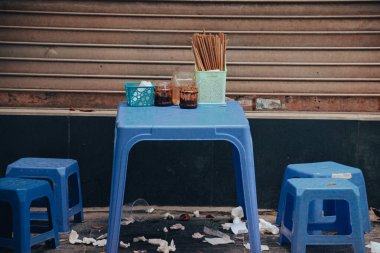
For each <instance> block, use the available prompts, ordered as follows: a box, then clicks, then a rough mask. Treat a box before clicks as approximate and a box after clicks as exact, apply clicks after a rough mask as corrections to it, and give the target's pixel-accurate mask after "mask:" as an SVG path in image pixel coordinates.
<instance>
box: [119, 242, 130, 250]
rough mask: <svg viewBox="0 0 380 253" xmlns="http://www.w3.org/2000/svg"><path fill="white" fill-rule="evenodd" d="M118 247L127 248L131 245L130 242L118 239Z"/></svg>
mask: <svg viewBox="0 0 380 253" xmlns="http://www.w3.org/2000/svg"><path fill="white" fill-rule="evenodd" d="M119 245H120V248H123V249H127V248H129V247H130V246H131V244H130V243H124V242H123V241H120V244H119Z"/></svg>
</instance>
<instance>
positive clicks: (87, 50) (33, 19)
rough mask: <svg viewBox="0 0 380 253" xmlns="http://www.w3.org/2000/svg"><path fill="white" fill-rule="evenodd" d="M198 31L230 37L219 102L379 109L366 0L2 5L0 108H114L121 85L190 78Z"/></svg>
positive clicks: (374, 35)
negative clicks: (181, 73)
mask: <svg viewBox="0 0 380 253" xmlns="http://www.w3.org/2000/svg"><path fill="white" fill-rule="evenodd" d="M203 29H206V31H211V32H219V31H223V32H225V33H227V34H228V37H229V47H228V53H227V60H228V71H229V73H228V83H227V95H228V96H230V97H233V98H235V99H238V100H242V101H243V102H244V103H245V104H246V105H247V106H246V107H245V108H246V110H253V109H254V107H255V106H254V104H255V99H256V98H258V97H263V98H276V99H280V100H281V102H282V103H283V108H282V109H285V110H314V111H380V2H379V1H371V0H369V1H363V0H357V1H351V0H339V1H324V0H319V1H305V0H298V1H295V0H287V1H259V0H257V1H234V0H230V1H228V0H225V1H205V0H193V1H191V0H189V1H159V2H147V1H145V2H144V1H139V2H123V1H120V2H116V1H115V2H111V1H43V0H37V1H9V0H8V1H0V105H1V106H10V107H11V106H26V107H30V106H32V107H64V108H69V107H76V108H77V107H90V108H115V107H116V105H117V104H118V102H119V101H120V100H122V99H124V96H123V83H124V82H125V81H126V80H141V79H153V80H162V79H169V78H170V76H171V74H172V73H173V72H174V71H176V70H192V69H193V56H192V52H191V48H190V37H191V34H192V33H194V32H199V31H201V30H203ZM252 101H253V103H252ZM250 102H251V104H250Z"/></svg>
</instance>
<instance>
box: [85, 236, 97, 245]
mask: <svg viewBox="0 0 380 253" xmlns="http://www.w3.org/2000/svg"><path fill="white" fill-rule="evenodd" d="M82 242H83V243H84V244H93V243H94V242H96V240H95V239H94V238H88V237H83V239H82Z"/></svg>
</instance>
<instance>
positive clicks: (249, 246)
mask: <svg viewBox="0 0 380 253" xmlns="http://www.w3.org/2000/svg"><path fill="white" fill-rule="evenodd" d="M243 245H244V248H246V249H247V250H250V249H251V244H250V243H244V244H243ZM261 251H269V247H268V245H261Z"/></svg>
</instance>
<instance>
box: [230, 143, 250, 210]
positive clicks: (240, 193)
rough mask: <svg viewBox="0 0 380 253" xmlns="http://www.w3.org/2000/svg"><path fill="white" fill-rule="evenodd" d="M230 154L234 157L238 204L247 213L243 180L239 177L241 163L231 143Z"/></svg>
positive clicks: (237, 152) (236, 150)
mask: <svg viewBox="0 0 380 253" xmlns="http://www.w3.org/2000/svg"><path fill="white" fill-rule="evenodd" d="M232 154H233V159H234V171H235V182H236V192H237V198H238V205H239V206H241V207H242V208H243V210H244V213H245V214H246V213H247V210H246V209H245V203H244V190H243V181H242V177H241V165H240V156H239V151H238V149H237V148H236V146H235V145H232Z"/></svg>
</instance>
